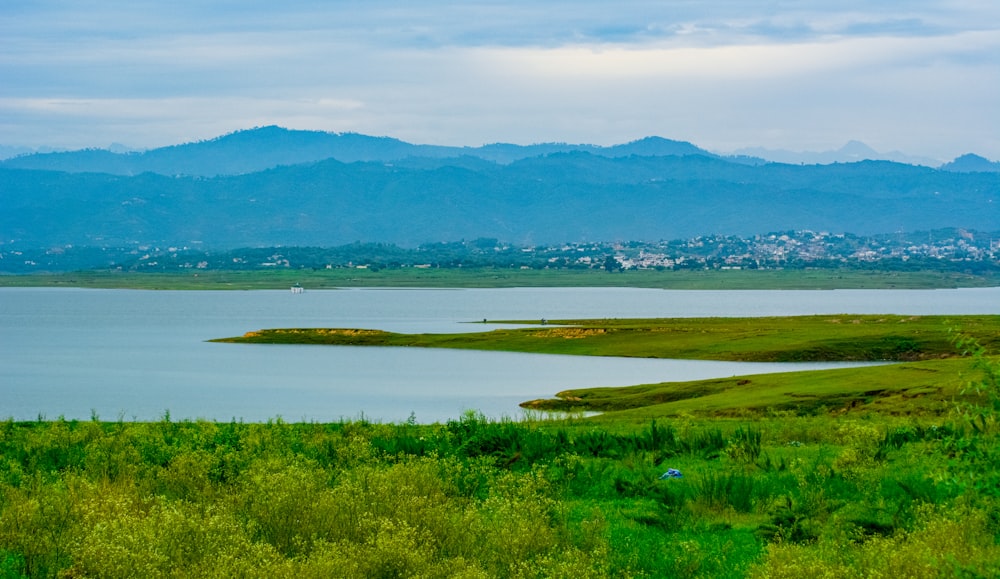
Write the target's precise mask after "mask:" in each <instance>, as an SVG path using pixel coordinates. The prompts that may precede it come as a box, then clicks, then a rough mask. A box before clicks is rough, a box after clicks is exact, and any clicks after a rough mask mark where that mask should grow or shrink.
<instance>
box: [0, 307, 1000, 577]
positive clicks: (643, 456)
mask: <svg viewBox="0 0 1000 579" xmlns="http://www.w3.org/2000/svg"><path fill="white" fill-rule="evenodd" d="M522 322H525V323H526V325H525V327H524V328H521V329H515V330H495V331H487V332H474V331H470V332H469V333H468V334H463V335H461V336H451V335H449V336H443V335H430V334H426V335H405V334H392V333H386V332H378V331H371V330H359V329H326V330H323V329H309V330H304V329H287V330H262V331H257V332H251V333H249V334H248V335H246V336H243V337H239V338H234V339H229V341H246V342H258V343H259V342H272V343H310V344H315V343H330V344H354V345H359V346H363V345H391V346H409V347H451V348H480V349H496V350H510V351H521V352H541V353H546V352H550V353H561V354H576V355H614V356H635V357H650V356H653V357H684V358H698V359H727V360H768V361H806V360H838V361H862V362H893V363H891V364H884V365H874V366H865V367H854V368H847V369H838V370H823V371H814V372H791V373H784V374H772V375H761V376H747V377H734V378H730V379H721V380H704V381H697V382H684V383H664V384H652V385H638V386H634V387H629V388H603V389H602V388H597V389H585V390H571V391H566V392H561V393H554V396H553V398H552V399H550V400H539V401H526V404H525V406H526V407H528V408H533V409H534V410H529V411H527V413H526V416H525V417H524V418H523V419H519V420H512V419H508V420H489V419H486V418H484V417H482V416H481V415H478V414H476V413H474V412H469V413H466V414H464V415H462V416H459V417H455V418H454V419H453V420H449V421H448V422H446V423H443V424H429V425H426V424H417V423H415V422H413V421H410V422H404V423H399V424H379V423H372V422H369V421H365V420H357V421H351V422H340V423H333V424H318V423H286V422H284V421H282V420H280V419H274V420H272V421H270V422H268V423H263V424H245V423H242V422H230V423H217V422H207V421H174V420H171V418H170V416H169V415H164V416H163V418H162V419H161V420H159V421H157V422H152V423H137V422H127V421H122V420H119V421H103V420H102V419H101V417H99V416H96V415H95V416H93V417H92V420H89V421H67V420H62V419H60V420H55V421H41V420H40V421H37V422H14V421H12V420H8V421H6V422H0V576H4V577H350V578H355V577H356V578H362V577H364V578H367V577H385V578H389V577H426V578H437V577H441V578H445V577H468V578H473V577H475V578H491V577H512V578H529V577H530V578H542V577H574V578H576V577H583V578H587V577H594V578H598V577H734V578H735V577H752V578H771V577H817V578H819V577H893V578H897V577H898V578H910V577H912V578H924V577H1000V470H998V469H997V467H996V465H997V464H1000V462H998V461H1000V421H998V418H1000V360H998V359H997V358H996V357H994V356H992V355H991V353H993V352H996V349H997V342H998V340H1000V331H998V330H1000V317H998V316H953V317H949V318H939V317H933V316H926V317H909V316H906V317H903V316H807V317H794V318H747V319H721V318H720V319H670V320H550V321H548V323H547V324H546V325H540V324H539V323H538V322H539V321H537V320H535V321H527V320H522ZM527 322H533V323H534V325H527ZM475 327H476V324H470V329H474V328H475ZM543 409H544V410H543ZM552 411H556V414H552V413H551V412H552ZM591 412H599V414H597V415H595V416H592V415H591V414H590V413H591ZM671 473H673V474H675V475H679V476H669V475H670V474H671Z"/></svg>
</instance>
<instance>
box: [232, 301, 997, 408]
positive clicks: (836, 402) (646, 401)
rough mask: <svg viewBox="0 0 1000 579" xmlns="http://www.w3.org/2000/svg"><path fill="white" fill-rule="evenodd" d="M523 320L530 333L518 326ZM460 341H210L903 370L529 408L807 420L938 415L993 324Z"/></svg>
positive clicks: (868, 322) (747, 321) (493, 336)
mask: <svg viewBox="0 0 1000 579" xmlns="http://www.w3.org/2000/svg"><path fill="white" fill-rule="evenodd" d="M520 323H525V324H527V323H528V322H527V321H523V320H522V321H521V322H520ZM535 324H536V325H534V326H530V327H525V328H522V329H513V330H511V329H501V330H493V331H487V332H473V333H465V334H397V333H391V332H383V331H379V330H362V329H326V328H301V329H270V330H259V331H252V332H248V333H247V334H245V335H243V336H240V337H234V338H223V339H220V340H218V341H224V342H240V343H276V344H331V345H356V346H405V347H431V348H458V349H476V350H502V351H512V352H533V353H550V354H568V355H596V356H626V357H642V358H681V359H701V360H729V361H743V362H817V361H855V362H886V361H895V362H906V363H905V364H901V365H893V366H889V367H867V368H855V369H840V370H821V371H812V372H795V373H786V374H773V375H764V376H753V377H734V378H732V379H725V380H702V381H696V382H685V383H664V384H652V385H637V386H634V387H629V388H591V389H579V390H567V391H564V392H559V393H558V394H556V396H555V398H553V399H550V400H532V401H526V402H525V403H524V404H523V406H524V407H526V408H532V409H538V410H585V411H600V412H603V413H608V412H611V413H613V416H609V415H605V416H603V417H602V420H623V419H632V420H635V419H639V420H648V419H650V418H655V417H663V416H675V415H678V414H692V415H716V416H719V415H730V416H732V415H746V414H747V413H752V412H758V413H759V412H765V411H769V410H792V411H797V412H803V413H815V412H818V411H820V410H830V409H837V408H844V407H851V406H854V405H869V404H875V405H877V406H878V407H880V408H881V409H883V410H884V411H886V412H891V413H894V414H903V413H906V412H909V411H915V410H918V409H919V410H921V411H930V410H931V409H936V411H937V412H941V411H943V410H944V409H946V408H947V407H949V406H950V400H951V399H952V398H953V397H954V396H955V395H956V393H957V389H956V385H957V381H956V376H957V375H959V374H960V373H961V372H962V371H963V370H964V369H965V366H967V362H966V361H965V360H961V359H957V358H958V355H959V353H960V352H959V351H958V350H956V348H955V346H954V344H953V341H954V339H955V335H954V333H953V329H955V328H961V329H962V331H963V332H965V333H966V334H968V335H970V336H974V337H975V338H976V339H977V340H979V343H980V344H982V345H983V347H985V348H990V349H994V350H995V349H996V348H997V347H998V346H1000V316H951V317H939V316H890V315H886V316H855V315H835V316H830V315H821V316H797V317H771V318H768V317H765V318H701V319H698V318H674V319H650V320H551V321H547V322H546V324H545V325H538V324H539V321H537V320H536V321H535Z"/></svg>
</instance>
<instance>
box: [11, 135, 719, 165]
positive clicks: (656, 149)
mask: <svg viewBox="0 0 1000 579" xmlns="http://www.w3.org/2000/svg"><path fill="white" fill-rule="evenodd" d="M574 151H583V152H587V153H591V154H593V155H598V156H605V157H627V156H630V155H642V156H673V155H676V156H683V155H705V156H713V157H714V156H715V155H714V154H712V153H709V152H708V151H705V150H704V149H700V148H698V147H696V146H694V145H692V144H691V143H687V142H683V141H672V140H669V139H663V138H660V137H648V138H645V139H640V140H638V141H633V142H631V143H626V144H623V145H615V146H611V147H599V146H595V145H571V144H567V143H545V144H539V145H511V144H504V143H496V144H492V145H485V146H482V147H445V146H436V145H414V144H411V143H407V142H404V141H400V140H398V139H394V138H390V137H371V136H367V135H360V134H357V133H327V132H321V131H298V130H290V129H284V128H281V127H275V126H269V127H261V128H257V129H250V130H245V131H237V132H235V133H230V134H228V135H225V136H222V137H219V138H216V139H212V140H208V141H201V142H197V143H188V144H183V145H175V146H171V147H163V148H159V149H152V150H149V151H145V152H138V153H136V152H132V153H127V152H126V153H115V152H111V151H108V150H104V149H87V150H82V151H69V152H58V153H38V154H31V155H22V156H19V157H14V158H12V159H8V160H6V161H2V162H0V167H6V168H11V169H14V168H16V169H36V170H47V171H64V172H68V173H109V174H112V175H138V174H140V173H157V174H159V175H190V176H202V177H213V176H217V175H241V174H246V173H254V172H257V171H263V170H266V169H272V168H274V167H279V166H284V165H298V164H302V163H312V162H316V161H322V160H325V159H336V160H338V161H340V162H342V163H353V162H357V161H382V162H392V161H400V160H404V159H415V158H420V159H436V160H441V159H451V158H456V157H463V156H464V157H475V158H478V159H482V160H486V161H490V162H496V163H503V164H507V163H512V162H514V161H517V160H520V159H526V158H530V157H539V156H543V155H550V154H553V153H568V152H574ZM426 164H428V163H427V162H426V161H425V165H426Z"/></svg>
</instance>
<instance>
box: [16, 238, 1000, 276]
mask: <svg viewBox="0 0 1000 579" xmlns="http://www.w3.org/2000/svg"><path fill="white" fill-rule="evenodd" d="M406 267H412V268H463V267H465V268H476V267H490V268H503V269H509V268H516V269H603V270H607V271H610V272H616V271H625V270H642V269H655V270H704V269H716V270H725V269H733V270H736V269H821V268H822V269H837V268H844V269H871V270H886V271H914V270H922V269H923V270H935V271H956V272H967V273H986V272H996V271H1000V232H994V233H981V232H973V231H966V230H963V229H945V230H936V231H930V232H922V233H895V234H884V235H873V236H861V235H852V234H847V233H828V232H818V231H804V230H800V231H784V232H772V233H767V234H763V235H754V236H751V237H740V236H733V235H707V236H698V237H693V238H690V239H682V240H673V241H657V242H641V241H630V242H600V243H596V242H595V243H564V244H560V245H537V246H531V245H517V244H512V243H504V242H500V241H498V240H496V239H475V240H472V241H456V242H448V243H432V244H425V245H421V246H419V247H416V248H403V247H399V246H396V245H392V244H381V243H360V242H359V243H354V244H349V245H342V246H337V247H329V248H321V247H264V248H242V249H233V250H210V249H206V248H203V247H201V244H200V243H197V242H193V243H191V244H190V245H186V246H181V245H176V246H175V245H164V246H157V245H155V244H139V243H136V244H134V245H132V246H128V247H117V248H107V247H105V248H96V247H74V246H65V247H57V248H50V249H45V250H28V249H13V248H10V247H4V246H2V245H0V272H4V273H40V272H49V271H52V272H58V271H73V270H83V269H111V270H121V271H133V272H136V271H160V272H168V271H174V272H176V271H182V270H255V269H275V268H293V269H333V268H358V269H372V270H379V269H385V268H406Z"/></svg>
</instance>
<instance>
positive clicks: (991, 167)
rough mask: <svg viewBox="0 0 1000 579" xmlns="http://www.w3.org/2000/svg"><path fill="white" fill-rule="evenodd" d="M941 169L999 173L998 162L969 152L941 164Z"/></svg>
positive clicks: (959, 171)
mask: <svg viewBox="0 0 1000 579" xmlns="http://www.w3.org/2000/svg"><path fill="white" fill-rule="evenodd" d="M941 169H943V170H945V171H953V172H956V173H1000V163H998V162H996V161H990V160H989V159H986V158H984V157H980V156H979V155H973V154H971V153H969V154H966V155H962V156H961V157H958V158H957V159H955V160H954V161H952V162H950V163H945V164H944V165H941Z"/></svg>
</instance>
